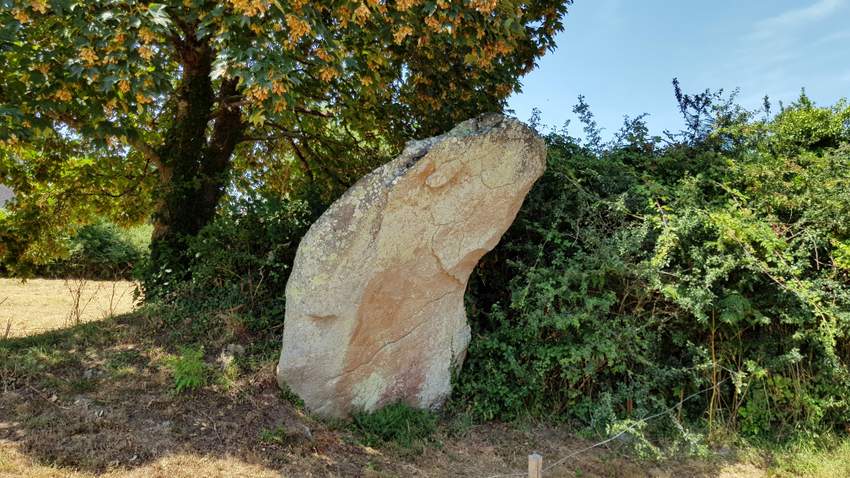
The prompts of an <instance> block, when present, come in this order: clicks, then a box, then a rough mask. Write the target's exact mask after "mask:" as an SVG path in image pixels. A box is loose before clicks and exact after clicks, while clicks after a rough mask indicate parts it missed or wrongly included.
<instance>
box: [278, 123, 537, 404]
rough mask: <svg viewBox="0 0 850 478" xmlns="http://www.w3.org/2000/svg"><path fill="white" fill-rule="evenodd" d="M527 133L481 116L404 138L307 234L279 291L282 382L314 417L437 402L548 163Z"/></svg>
mask: <svg viewBox="0 0 850 478" xmlns="http://www.w3.org/2000/svg"><path fill="white" fill-rule="evenodd" d="M545 151H546V150H545V146H544V143H543V140H542V139H540V138H539V137H538V136H537V135H536V134H535V133H534V132H533V131H532V130H531V129H530V128H528V127H527V126H525V125H523V124H522V123H520V122H518V121H516V120H513V119H508V118H505V117H503V116H501V115H485V116H482V117H480V118H478V119H473V120H469V121H466V122H463V123H461V124H460V125H458V126H457V127H455V128H454V129H453V130H452V131H451V132H449V133H448V134H445V135H443V136H437V137H434V138H429V139H425V140H421V141H412V142H410V143H408V144H407V146H406V148H405V150H404V152H403V153H402V154H401V156H399V157H398V158H396V159H394V160H393V161H390V162H389V163H387V164H385V165H383V166H381V167H379V168H378V169H376V170H375V171H373V172H372V173H370V174H368V175H367V176H365V177H364V178H362V179H361V180H360V181H358V182H357V184H355V185H354V186H352V187H351V189H349V190H348V191H347V192H346V193H345V194H344V195H343V196H342V197H341V198H340V199H339V200H337V201H336V202H335V203H334V204H333V205H332V206H331V207H330V208H329V209H328V210H327V212H325V213H324V214H323V215H322V217H320V218H319V220H318V221H316V223H315V224H313V226H312V227H311V228H310V230H309V231H308V232H307V234H306V235H305V236H304V238H303V239H302V240H301V244H300V245H299V247H298V252H297V254H296V256H295V264H294V266H293V269H292V274H291V276H290V277H289V282H288V283H287V284H286V317H285V324H284V332H283V351H282V353H281V356H280V362H279V363H278V367H277V376H278V382H279V383H280V384H281V386H283V385H284V384H286V385H288V386H289V387H290V389H291V390H292V391H293V392H295V393H296V394H297V395H298V396H299V397H301V398H302V399H303V400H304V403H305V404H306V406H307V408H308V409H310V410H311V411H313V412H314V413H317V414H319V415H324V416H331V417H345V416H348V415H349V414H350V413H352V412H357V411H373V410H376V409H378V408H380V407H382V406H384V405H388V404H390V403H393V402H399V401H402V402H405V403H407V404H409V405H411V406H415V407H419V408H436V407H439V406H440V405H441V404H442V403H443V402H444V401H445V399H446V398H447V397H448V395H449V393H450V392H451V375H452V371H453V370H454V369H456V368H459V367H460V365H461V363H462V361H463V358H464V355H465V353H466V348H467V345H468V344H469V339H470V332H469V325H468V324H467V323H466V313H465V310H464V305H463V294H464V291H465V290H466V283H467V280H468V279H469V275H470V273H471V272H472V270H473V268H474V267H475V265H476V264H477V263H478V260H479V259H480V258H481V256H483V255H484V254H485V253H487V252H488V251H490V250H491V249H493V247H495V246H496V244H497V243H498V242H499V239H500V238H501V237H502V234H504V232H505V231H506V230H507V229H508V227H509V226H510V225H511V223H512V222H513V220H514V218H515V217H516V214H517V211H518V210H519V208H520V206H521V205H522V202H523V199H524V198H525V195H526V194H527V193H528V191H529V189H531V186H532V185H533V184H534V182H535V181H536V180H537V178H539V177H540V176H541V175H542V174H543V170H544V169H545V164H546V163H545V156H546V152H545Z"/></svg>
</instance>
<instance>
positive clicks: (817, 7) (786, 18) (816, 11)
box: [750, 0, 848, 40]
mask: <svg viewBox="0 0 850 478" xmlns="http://www.w3.org/2000/svg"><path fill="white" fill-rule="evenodd" d="M847 3H848V0H817V1H816V2H815V3H813V4H811V5H809V6H807V7H802V8H794V9H791V10H786V11H785V12H782V13H780V14H779V15H775V16H772V17H768V18H765V19H763V20H760V21H758V22H757V23H756V24H755V28H754V29H753V32H752V34H751V35H750V37H751V38H752V39H754V40H765V39H767V38H770V37H774V36H778V35H782V34H784V33H786V31H787V30H789V29H795V28H799V27H803V26H806V25H808V24H811V23H812V22H815V21H817V20H821V19H824V18H826V17H828V16H830V15H832V14H833V13H835V12H837V11H838V10H840V9H841V8H843V7H844V6H846V5H847Z"/></svg>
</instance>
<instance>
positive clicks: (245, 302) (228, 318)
mask: <svg viewBox="0 0 850 478" xmlns="http://www.w3.org/2000/svg"><path fill="white" fill-rule="evenodd" d="M309 224H310V212H309V208H308V207H307V205H306V204H305V203H303V202H300V201H287V200H280V199H272V198H262V197H247V196H244V197H242V198H241V199H239V200H236V201H234V202H233V203H231V204H228V205H227V206H226V207H225V208H224V210H223V211H222V212H221V213H220V214H219V216H217V217H216V219H215V220H214V221H213V222H212V223H211V224H210V225H208V226H207V227H206V228H204V230H203V231H201V233H200V234H199V235H198V236H197V237H196V238H194V239H193V240H192V241H191V242H190V245H189V251H190V253H191V257H192V261H191V264H190V266H189V270H188V271H187V272H188V273H187V274H181V273H180V271H172V270H170V269H163V270H158V271H154V272H152V273H151V274H149V275H148V278H147V281H146V289H145V295H146V297H148V298H150V299H151V300H150V301H149V306H148V311H149V313H150V315H151V316H156V317H158V318H159V320H160V321H161V323H162V325H163V326H164V327H166V328H167V329H168V330H169V331H171V332H172V333H173V334H175V336H177V337H178V338H179V340H180V341H181V342H184V343H185V342H187V341H188V342H192V341H199V342H204V343H210V342H212V343H215V344H220V343H224V342H225V341H228V340H239V339H241V340H242V341H247V339H248V338H249V337H251V338H252V339H253V347H254V348H257V347H260V348H262V347H270V345H269V344H268V343H266V342H264V340H263V339H264V338H270V337H271V335H270V333H271V332H274V331H277V332H280V327H281V326H282V325H283V315H284V302H285V297H284V295H285V294H284V288H285V286H286V280H287V278H288V277H289V271H290V267H291V266H292V261H293V260H294V257H295V251H296V249H297V247H298V242H299V240H300V238H301V236H302V235H303V234H304V233H305V232H306V230H307V227H308V226H309ZM187 277H188V278H187ZM264 334H265V335H264ZM274 337H276V338H279V337H277V336H276V335H275V336H274Z"/></svg>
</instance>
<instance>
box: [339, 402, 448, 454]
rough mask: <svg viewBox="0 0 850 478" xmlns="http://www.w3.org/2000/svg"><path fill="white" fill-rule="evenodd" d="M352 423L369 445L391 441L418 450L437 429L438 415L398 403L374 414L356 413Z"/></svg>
mask: <svg viewBox="0 0 850 478" xmlns="http://www.w3.org/2000/svg"><path fill="white" fill-rule="evenodd" d="M352 426H353V428H354V430H356V431H357V433H358V434H360V436H362V441H363V443H364V444H365V445H366V446H370V447H375V446H380V445H383V444H388V443H389V444H393V445H396V446H399V447H401V448H402V449H405V450H413V449H416V450H419V449H421V448H422V447H424V446H425V445H427V444H428V442H429V441H431V440H432V438H433V435H434V434H435V433H436V432H437V417H436V416H435V415H434V414H433V413H431V412H429V411H427V410H417V409H415V408H411V407H410V406H408V405H405V404H403V403H395V404H392V405H388V406H386V407H384V408H382V409H380V410H377V411H376V412H374V413H360V414H357V415H355V416H354V419H353V420H352Z"/></svg>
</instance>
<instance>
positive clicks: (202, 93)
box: [145, 35, 244, 294]
mask: <svg viewBox="0 0 850 478" xmlns="http://www.w3.org/2000/svg"><path fill="white" fill-rule="evenodd" d="M187 38H188V39H187V40H185V43H183V44H182V48H180V49H179V50H178V51H179V52H180V56H181V64H182V68H183V71H182V74H183V78H182V83H181V86H180V87H179V89H178V91H177V94H176V107H175V114H174V118H173V123H172V124H171V125H170V127H169V128H168V130H167V134H166V138H165V142H164V144H163V146H162V148H161V149H160V150H159V152H158V153H159V156H160V159H161V170H160V179H161V191H162V192H161V194H160V198H161V199H160V201H159V203H158V207H157V211H156V212H155V214H154V232H153V236H152V239H151V264H150V267H149V268H148V271H147V274H146V277H145V288H146V290H147V291H148V293H149V294H151V293H154V292H155V289H156V288H157V286H159V285H161V284H164V283H165V282H169V281H172V280H174V279H180V278H185V277H186V276H187V274H188V271H187V267H188V265H189V259H190V258H189V255H188V253H187V252H188V251H187V246H188V240H189V239H190V238H192V237H194V236H196V235H197V234H198V232H200V231H201V229H202V228H203V227H204V226H205V225H207V224H208V223H209V222H210V221H211V220H212V219H213V217H214V216H215V212H216V207H217V206H218V202H219V199H221V196H222V195H223V194H224V190H225V187H226V185H227V182H228V174H229V171H230V157H231V155H232V154H233V150H234V149H235V147H236V144H237V143H238V142H239V141H240V138H241V137H242V133H243V130H244V124H243V123H242V120H241V114H240V111H239V108H238V106H232V107H227V106H226V104H225V103H224V102H223V101H218V103H217V101H216V95H215V94H214V92H213V84H212V80H211V79H210V71H211V67H212V61H213V53H212V50H211V49H210V48H209V46H208V45H207V44H205V43H199V42H196V41H194V40H193V37H192V36H189V35H187ZM236 84H237V82H236V80H227V81H223V82H222V84H221V86H220V91H219V95H218V98H219V99H221V98H227V97H231V96H233V95H234V94H236ZM216 106H218V108H217V109H216V110H215V111H214V110H213V108H215V107H216ZM210 128H211V132H210Z"/></svg>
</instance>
